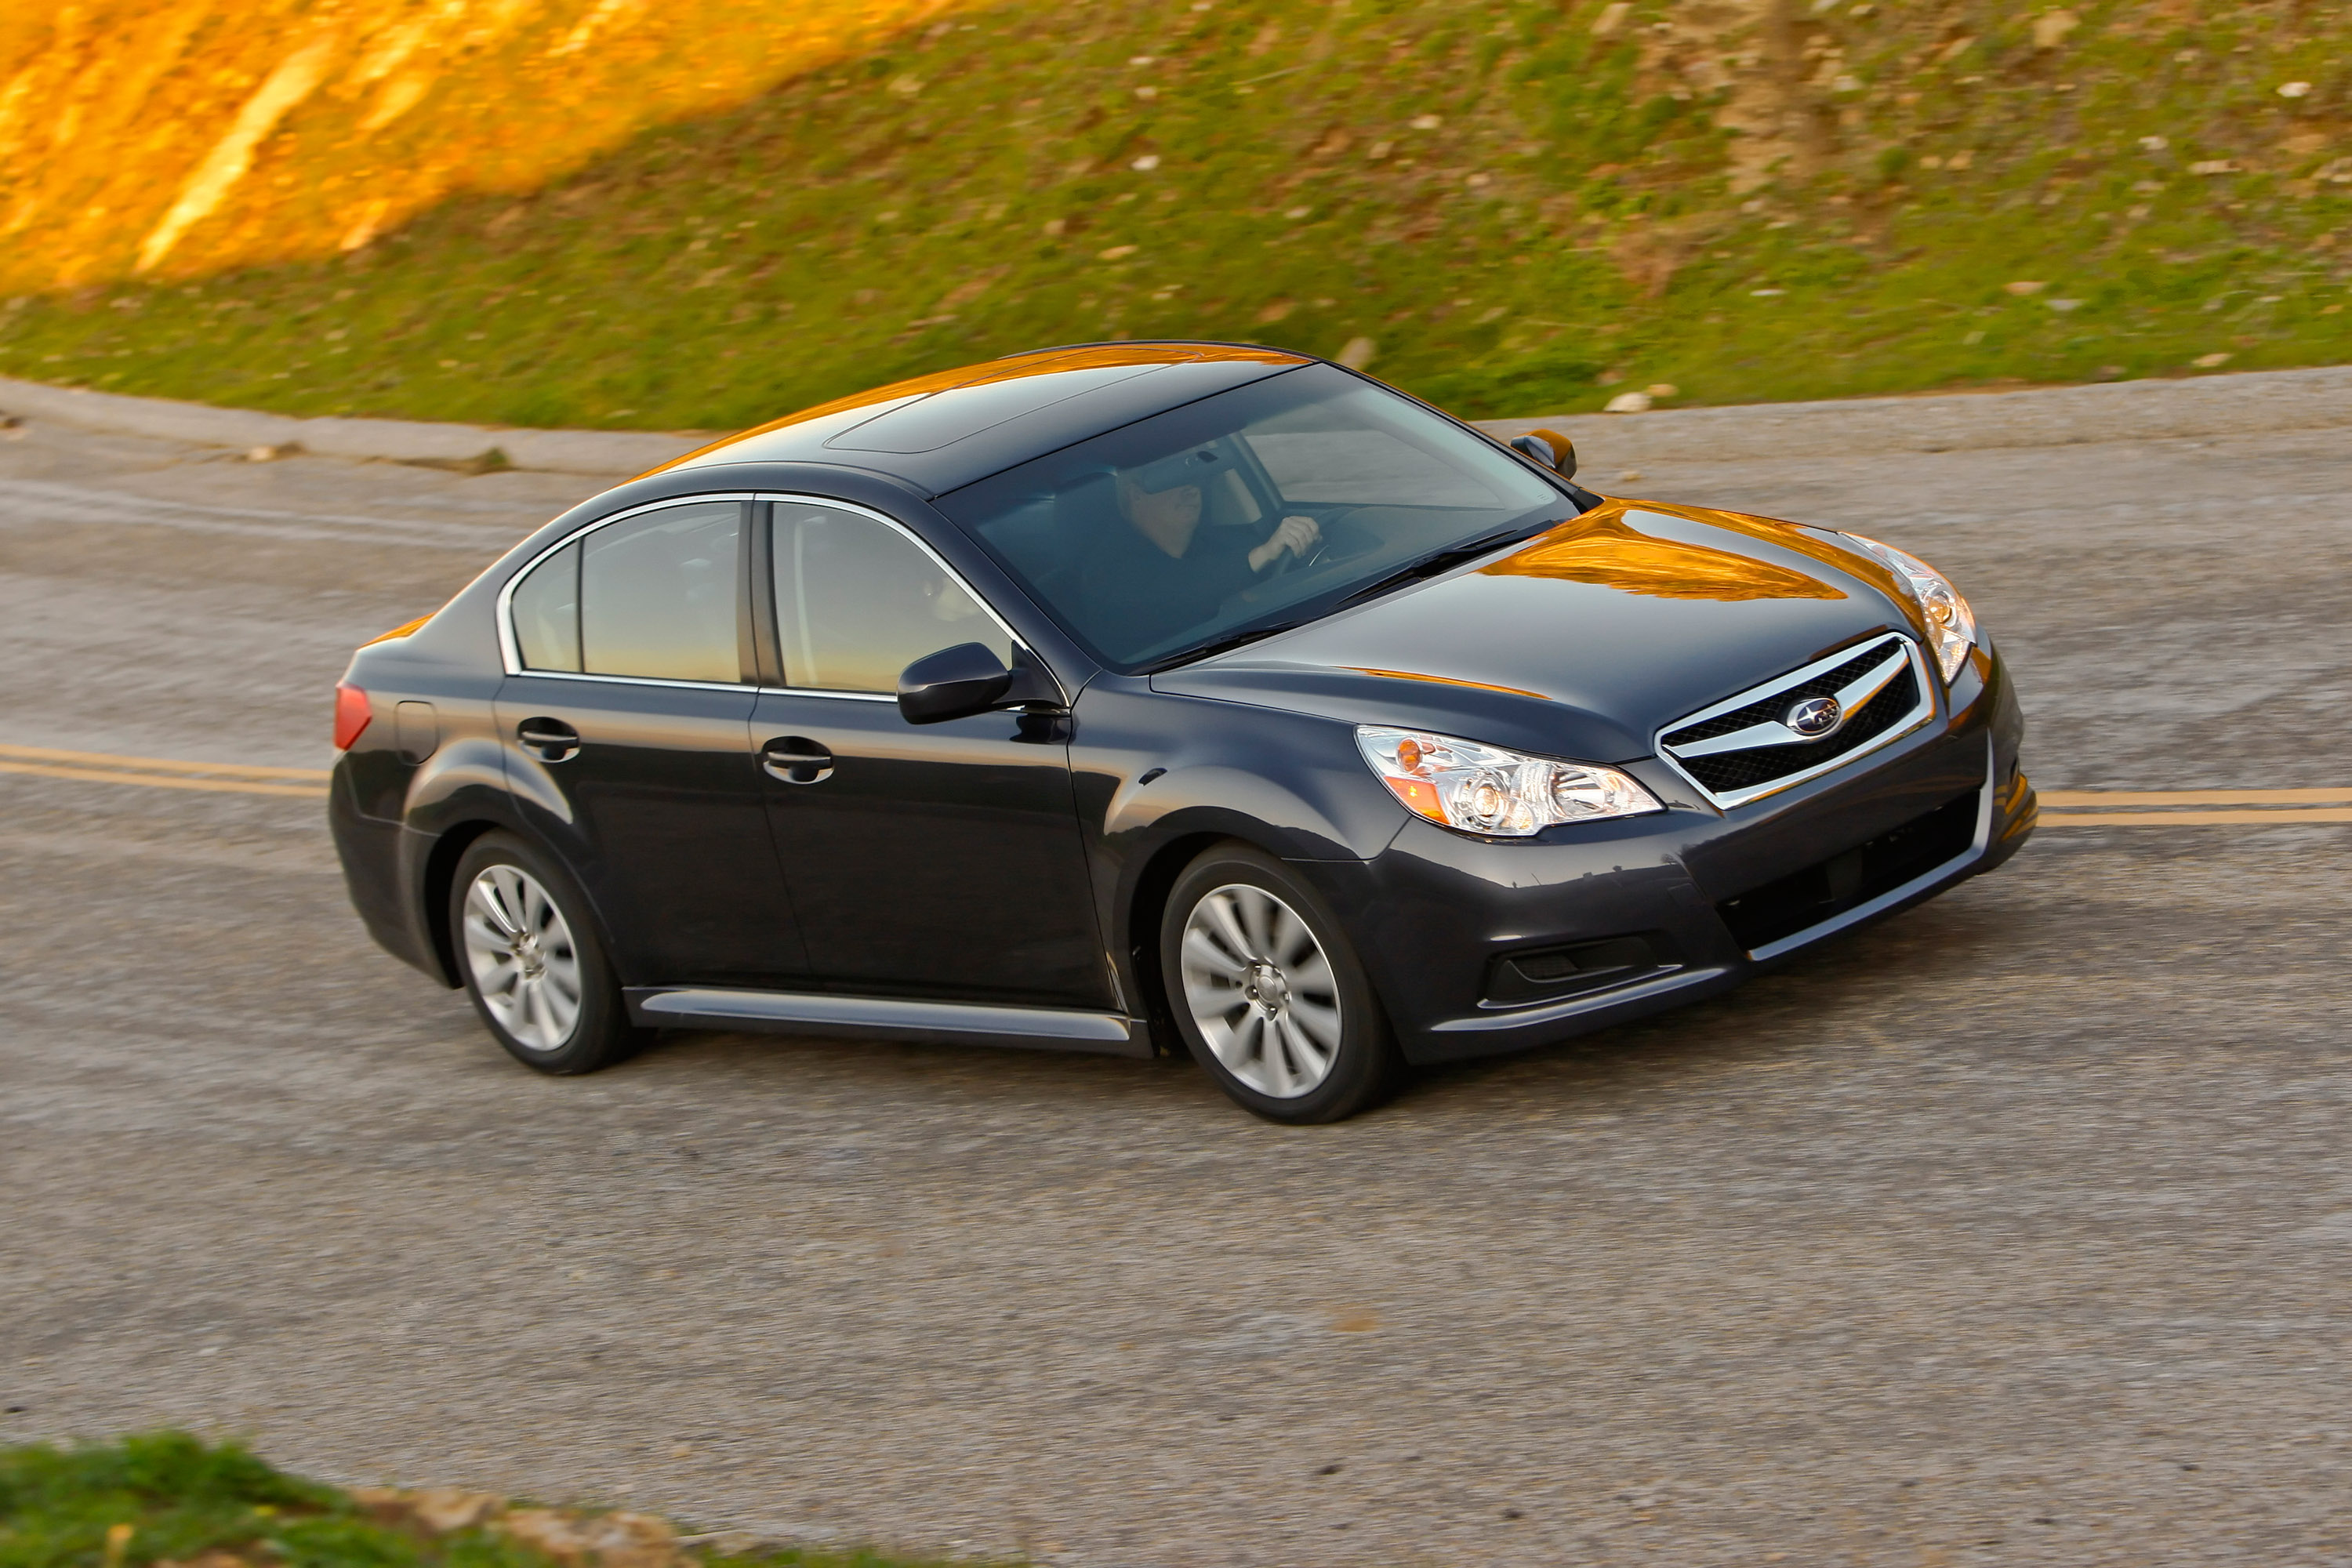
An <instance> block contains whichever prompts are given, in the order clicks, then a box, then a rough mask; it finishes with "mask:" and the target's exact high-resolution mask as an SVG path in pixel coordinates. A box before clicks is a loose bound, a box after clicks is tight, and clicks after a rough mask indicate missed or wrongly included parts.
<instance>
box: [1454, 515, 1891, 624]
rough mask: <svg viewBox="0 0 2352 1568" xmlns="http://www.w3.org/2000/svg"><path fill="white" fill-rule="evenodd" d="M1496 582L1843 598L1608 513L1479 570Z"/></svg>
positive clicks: (1785, 572)
mask: <svg viewBox="0 0 2352 1568" xmlns="http://www.w3.org/2000/svg"><path fill="white" fill-rule="evenodd" d="M1480 570H1481V571H1482V572H1484V573H1485V574H1486V575H1488V576H1494V577H1551V578H1558V579H1559V580H1562V581H1565V582H1570V583H1589V584H1592V585H1594V586H1595V587H1601V588H1614V589H1617V590H1618V591H1619V592H1621V593H1626V594H1639V595H1643V596H1644V597H1646V598H1652V599H1717V600H1725V601H1730V600H1740V599H1843V598H1844V597H1845V596H1846V595H1845V593H1844V591H1843V589H1840V588H1836V587H1832V585H1831V584H1827V583H1824V582H1822V580H1821V579H1820V578H1818V577H1813V576H1811V575H1808V574H1805V573H1802V572H1799V571H1796V570H1794V569H1792V568H1790V567H1787V566H1781V565H1778V564H1776V563H1772V562H1769V561H1759V560H1758V559H1757V558H1756V557H1754V556H1752V555H1742V554H1739V553H1737V552H1733V551H1729V550H1718V549H1717V548H1715V547H1714V546H1713V545H1707V544H1694V543H1689V542H1685V541H1681V540H1674V539H1660V538H1656V537H1654V535H1651V534H1646V533H1643V532H1641V531H1638V530H1636V529H1634V528H1633V526H1632V525H1630V524H1629V523H1627V522H1626V521H1625V517H1624V514H1623V513H1622V512H1613V513H1612V511H1611V510H1610V509H1608V508H1605V507H1604V508H1602V509H1601V510H1597V511H1592V512H1588V513H1586V514H1585V515H1584V516H1582V517H1580V518H1578V519H1576V520H1575V521H1572V522H1569V523H1565V524H1562V525H1561V526H1560V527H1559V528H1557V529H1554V530H1553V531H1550V532H1549V533H1547V534H1545V535H1544V536H1543V537H1541V538H1540V539H1538V540H1537V541H1536V542H1534V543H1532V544H1530V545H1528V548H1526V549H1525V550H1522V551H1519V552H1517V553H1516V554H1514V555H1511V556H1508V557H1507V558H1505V559H1503V560H1501V561H1497V562H1496V563H1494V564H1493V565H1491V566H1486V567H1482V568H1481V569H1480Z"/></svg>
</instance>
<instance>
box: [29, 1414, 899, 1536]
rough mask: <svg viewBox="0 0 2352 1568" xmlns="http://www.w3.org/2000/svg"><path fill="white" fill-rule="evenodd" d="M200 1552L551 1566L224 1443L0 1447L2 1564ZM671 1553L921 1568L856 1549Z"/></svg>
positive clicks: (476, 1532) (154, 1437)
mask: <svg viewBox="0 0 2352 1568" xmlns="http://www.w3.org/2000/svg"><path fill="white" fill-rule="evenodd" d="M207 1553H222V1554H225V1555H222V1556H214V1557H211V1558H210V1559H209V1560H208V1562H207V1563H205V1568H238V1565H239V1564H246V1565H250V1568H559V1564H558V1563H556V1561H555V1560H554V1559H552V1558H550V1557H547V1556H544V1555H542V1554H541V1553H539V1552H534V1551H531V1550H529V1549H527V1548H525V1547H523V1546H522V1545H520V1544H519V1543H518V1542H514V1541H511V1540H509V1539H507V1538H506V1537H504V1536H502V1535H500V1534H499V1533H498V1532H497V1531H495V1530H484V1529H467V1530H460V1531H454V1532H451V1533H449V1534H446V1535H434V1534H431V1533H429V1532H426V1531H420V1530H416V1529H413V1528H406V1527H403V1526H400V1525H396V1524H388V1523H384V1522H381V1521H379V1520H378V1519H377V1518H375V1517H374V1516H373V1515H371V1514H370V1513H369V1512H368V1511H367V1510H363V1509H362V1508H361V1507H360V1506H359V1505H358V1504H357V1503H356V1502H355V1501H354V1500H352V1498H351V1497H350V1496H349V1495H347V1494H345V1493H344V1492H341V1491H340V1490H338V1489H335V1488H333V1487H329V1486H323V1485H321V1484H320V1483H319V1482H316V1481H309V1480H303V1479H298V1478H296V1477H292V1476H288V1475H284V1474H282V1473H280V1472H279V1471H278V1470H275V1469H273V1468H270V1467H269V1466H268V1465H266V1464H264V1463H263V1462H262V1461H261V1460H260V1459H258V1458H255V1457H254V1456H253V1455H252V1454H251V1453H250V1452H248V1451H247V1450H246V1449H245V1448H243V1447H239V1446H238V1445H237V1444H235V1443H223V1444H218V1445H207V1444H205V1443H204V1442H202V1441H200V1440H198V1439H197V1438H194V1437H192V1436H188V1435H186V1434H184V1433H177V1432H156V1433H147V1434H143V1435H141V1436H131V1437H125V1438H123V1439H121V1441H119V1442H113V1443H104V1444H90V1445H86V1446H82V1447H71V1448H60V1447H51V1446H48V1445H43V1444H35V1445H30V1446H26V1447H14V1448H0V1568H149V1565H151V1564H153V1563H194V1560H195V1559H198V1558H201V1557H205V1556H206V1554H207ZM681 1561H682V1562H684V1563H693V1564H701V1565H707V1568H926V1565H924V1564H919V1563H914V1562H912V1561H910V1560H908V1559H903V1558H894V1557H885V1556H878V1555H876V1554H874V1553H872V1552H864V1551H853V1552H801V1551H794V1550H784V1551H776V1552H761V1553H758V1554H756V1555H753V1556H744V1557H730V1556H723V1555H719V1554H716V1553H710V1554H701V1553H698V1554H695V1555H692V1556H683V1555H682V1556H681ZM574 1568H577V1565H574ZM929 1568H944V1565H943V1564H931V1565H929Z"/></svg>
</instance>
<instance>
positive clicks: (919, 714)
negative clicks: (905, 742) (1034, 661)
mask: <svg viewBox="0 0 2352 1568" xmlns="http://www.w3.org/2000/svg"><path fill="white" fill-rule="evenodd" d="M1012 689H1013V672H1012V671H1011V670H1009V669H1007V668H1004V666H1003V664H1002V663H1001V662H1000V661H999V660H998V659H997V657H996V655H995V654H993V653H992V652H990V651H989V650H988V648H987V647H984V646H983V645H982V644H980V643H976V642H968V643H958V644H957V645H956V646H955V647H946V648H941V649H940V651H939V652H937V653H929V654H925V655H924V656H923V657H922V658H919V659H917V660H916V661H915V662H914V663H912V664H910V665H908V667H907V668H906V669H905V670H904V671H903V672H902V673H901V674H900V675H899V677H898V711H899V712H900V713H901V714H903V715H905V716H906V720H907V722H908V723H909V724H937V723H940V722H941V721H945V720H949V719H963V718H969V717H970V716H971V715H972V714H974V713H985V712H987V711H988V710H990V709H992V708H993V707H995V706H997V704H998V703H999V702H1000V701H1001V700H1003V697H1004V694H1005V693H1006V692H1008V691H1010V690H1012Z"/></svg>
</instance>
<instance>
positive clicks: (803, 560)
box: [751, 501, 1111, 1006]
mask: <svg viewBox="0 0 2352 1568" xmlns="http://www.w3.org/2000/svg"><path fill="white" fill-rule="evenodd" d="M772 512H773V524H772V534H771V536H770V540H769V546H768V548H767V549H766V550H764V551H763V552H762V554H763V555H765V556H766V557H767V559H766V561H765V562H764V563H763V564H764V565H765V566H766V568H767V570H766V571H765V572H764V573H763V574H762V576H763V579H764V581H765V582H766V583H767V584H770V585H771V587H772V593H770V594H767V595H761V597H762V598H763V599H765V600H767V601H769V602H768V603H767V604H764V605H762V606H761V613H762V614H766V613H768V611H770V610H771V609H772V613H773V616H774V626H775V630H776V648H777V651H778V652H779V654H780V655H781V659H782V674H783V678H784V682H785V685H784V689H781V690H775V689H771V690H763V691H761V693H760V694H759V698H758V700H757V702H756V705H755V706H754V708H753V710H752V717H751V737H752V745H753V747H754V749H755V751H756V752H758V755H759V762H760V765H761V773H762V776H763V778H764V780H765V783H766V793H767V803H768V821H769V823H770V825H771V826H772V828H773V830H774V834H775V843H776V850H777V853H778V855H779V856H780V857H781V859H782V867H783V873H784V879H785V882H786V884H787V886H788V887H789V888H790V889H791V892H792V899H793V908H794V910H796V911H797V913H798V914H799V916H800V921H801V930H802V932H803V937H804V939H805V941H806V943H807V947H808V953H809V962H810V965H811V968H812V969H813V970H814V973H816V975H817V976H818V977H819V978H820V979H822V980H823V981H824V982H825V983H826V984H829V985H830V986H832V987H833V988H835V989H838V990H843V991H848V992H857V993H866V994H896V995H924V996H938V997H953V998H958V999H962V1000H971V1001H1003V1002H1008V1003H1010V1002H1029V1003H1046V1004H1056V1003H1058V1004H1062V1005H1073V1006H1076V1005H1090V1006H1103V1005H1108V1003H1109V1001H1110V1000H1111V997H1110V986H1109V979H1108V967H1107V963H1106V960H1105V958H1104V956H1103V950H1102V942H1101V940H1100V939H1099V937H1098V936H1097V933H1096V929H1095V917H1094V909H1093V900H1092V895H1091V891H1090V882H1089V879H1088V876H1087V863H1086V853H1085V847H1084V845H1083V844H1082V842H1081V841H1080V838H1079V836H1078V823H1077V808H1076V801H1075V799H1074V798H1073V796H1072V794H1071V786H1070V767H1069V756H1068V750H1069V748H1068V743H1067V737H1066V731H1065V730H1063V729H1062V728H1061V726H1062V725H1063V724H1066V722H1067V721H1066V720H1060V719H1049V718H1043V717H1030V716H1027V715H1024V714H1018V713H1010V712H1006V713H983V714H980V715H977V716H975V717H973V718H969V719H961V720H951V721H948V722H946V723H942V724H927V725H914V724H909V723H908V722H907V721H906V720H905V719H903V718H902V717H900V716H899V712H898V702H897V700H896V693H897V690H898V672H899V671H900V670H902V669H904V668H906V667H907V666H908V665H909V664H911V663H913V662H914V661H915V660H916V659H918V658H922V657H923V656H924V655H925V654H929V653H936V652H938V651H939V650H940V649H941V648H944V647H954V646H956V645H957V644H959V643H968V642H978V643H983V644H986V645H987V646H989V647H992V648H993V649H994V650H995V651H996V653H997V656H998V657H999V658H1003V659H1005V660H1006V661H1007V662H1008V663H1009V662H1010V661H1011V659H1012V657H1013V643H1012V638H1011V637H1010V636H1009V635H1008V634H1007V633H1006V632H1005V631H1004V629H1003V626H1000V625H999V624H998V623H997V621H996V620H995V619H994V617H992V616H991V615H990V614H989V613H988V612H987V611H986V610H985V609H984V608H983V607H982V605H980V604H979V603H978V602H977V601H976V600H975V599H974V598H973V597H972V595H971V592H970V591H969V590H968V589H967V588H965V586H964V585H963V584H962V582H961V579H959V578H958V577H957V576H956V575H955V574H953V573H952V572H950V570H949V569H948V568H947V567H946V566H945V565H944V564H942V563H940V561H939V560H938V558H937V557H935V556H934V555H932V554H931V552H929V550H927V549H925V548H924V547H923V546H922V545H921V544H919V543H918V542H916V540H915V539H914V537H913V536H912V535H911V534H909V533H908V532H907V531H904V530H902V529H901V528H899V527H898V525H897V524H895V523H891V522H887V521H883V520H882V519H880V518H878V517H877V516H873V515H870V514H867V513H864V512H859V511H853V510H848V509H846V508H840V507H829V506H815V505H809V504H804V503H801V502H793V501H777V502H775V503H774V504H773V507H772Z"/></svg>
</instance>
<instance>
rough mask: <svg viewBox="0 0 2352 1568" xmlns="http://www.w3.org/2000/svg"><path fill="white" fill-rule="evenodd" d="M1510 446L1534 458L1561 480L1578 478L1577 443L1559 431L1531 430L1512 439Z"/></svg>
mask: <svg viewBox="0 0 2352 1568" xmlns="http://www.w3.org/2000/svg"><path fill="white" fill-rule="evenodd" d="M1510 445H1511V450H1513V451H1515V452H1520V453H1524V454H1525V455H1527V456H1528V457H1530V458H1534V459H1535V460H1536V461H1537V462H1538V463H1541V464H1542V465H1543V466H1544V467H1545V468H1549V469H1551V470H1553V471H1554V472H1556V473H1558V474H1559V477H1560V478H1561V479H1574V478H1576V443H1575V442H1573V441H1571V440H1570V439H1569V438H1568V437H1565V436H1563V435H1561V434H1560V433H1559V431H1557V430H1530V431H1528V433H1527V434H1526V435H1524V436H1514V437H1511V443H1510Z"/></svg>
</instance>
